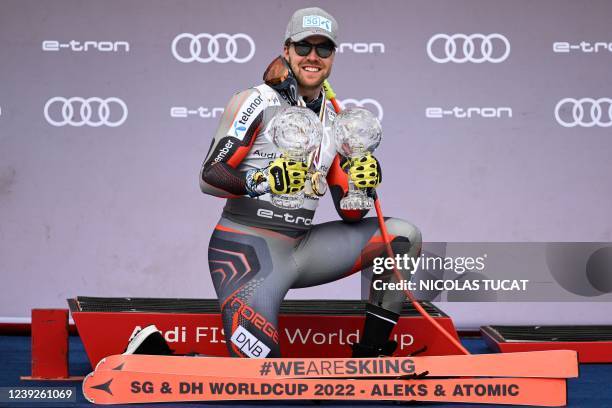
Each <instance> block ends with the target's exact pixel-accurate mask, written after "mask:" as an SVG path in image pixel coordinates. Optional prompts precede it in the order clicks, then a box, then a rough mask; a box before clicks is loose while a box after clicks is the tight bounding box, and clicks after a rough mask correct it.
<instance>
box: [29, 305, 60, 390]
mask: <svg viewBox="0 0 612 408" xmlns="http://www.w3.org/2000/svg"><path fill="white" fill-rule="evenodd" d="M30 378H31V379H67V378H68V310H67V309H32V376H31V377H30Z"/></svg>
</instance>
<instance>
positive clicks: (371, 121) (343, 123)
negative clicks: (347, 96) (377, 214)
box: [332, 108, 382, 210]
mask: <svg viewBox="0 0 612 408" xmlns="http://www.w3.org/2000/svg"><path fill="white" fill-rule="evenodd" d="M332 133H333V137H334V141H335V143H336V150H337V151H338V153H340V154H341V155H343V156H345V157H348V158H350V159H352V160H355V159H360V158H362V157H363V156H365V155H366V154H367V153H371V152H373V151H374V150H376V148H377V147H378V145H379V144H380V140H381V139H382V127H381V126H380V122H379V121H378V119H376V117H375V116H374V115H373V114H372V113H371V112H370V111H368V110H366V109H363V108H350V109H346V110H344V111H342V112H341V113H340V114H339V115H338V116H336V119H335V120H334V124H333V127H332ZM372 207H374V199H372V198H371V197H368V195H367V194H366V190H365V189H362V188H358V187H357V186H355V184H354V183H353V181H352V180H351V177H350V174H349V178H348V194H347V195H346V197H344V198H343V199H342V200H340V208H341V209H343V210H368V209H370V208H372Z"/></svg>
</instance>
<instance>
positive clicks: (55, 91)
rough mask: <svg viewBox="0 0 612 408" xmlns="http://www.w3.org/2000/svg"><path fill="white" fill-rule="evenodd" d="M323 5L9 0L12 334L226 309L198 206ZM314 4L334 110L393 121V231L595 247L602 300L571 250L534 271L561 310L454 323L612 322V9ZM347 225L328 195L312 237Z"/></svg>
mask: <svg viewBox="0 0 612 408" xmlns="http://www.w3.org/2000/svg"><path fill="white" fill-rule="evenodd" d="M310 5H312V3H306V2H303V1H283V2H280V1H262V2H250V1H232V2H227V1H212V0H211V1H199V0H198V1H195V0H194V1H187V0H181V1H148V0H147V1H145V0H133V1H129V2H125V1H104V2H93V1H90V2H83V1H70V0H58V1H53V2H43V1H33V0H32V1H30V0H27V1H23V0H19V1H18V0H2V1H0V77H1V78H2V79H1V81H0V272H1V273H2V285H1V286H2V296H1V297H0V316H3V317H2V320H4V321H10V320H11V319H12V320H13V321H15V319H17V320H18V319H19V318H24V317H27V316H28V315H29V310H30V308H32V307H54V306H64V305H65V299H66V298H68V297H73V296H77V295H89V296H129V297H136V296H149V297H205V298H212V297H214V290H213V288H212V284H211V280H210V276H209V272H208V266H207V245H208V239H209V237H210V233H211V230H212V228H213V226H214V225H215V223H216V221H217V219H218V217H219V215H220V212H221V208H222V206H223V200H220V199H218V198H214V197H210V196H205V195H203V194H202V193H201V192H200V191H199V187H198V172H199V169H200V165H201V162H202V160H203V158H204V156H205V154H206V152H207V149H208V146H209V144H210V141H211V138H212V135H213V133H214V131H215V128H216V126H217V123H218V121H219V117H220V115H221V113H222V109H223V106H224V105H225V103H226V102H227V101H228V100H229V98H230V96H231V95H232V94H233V93H235V92H237V91H239V90H242V89H245V88H248V87H251V86H254V85H257V84H259V83H260V81H261V77H262V73H263V71H264V69H265V67H266V66H267V64H268V63H269V62H270V61H271V60H272V59H273V58H274V57H276V56H277V55H278V54H279V53H280V52H281V50H282V43H283V40H284V38H283V36H284V31H285V27H286V24H287V21H288V19H289V17H290V16H291V14H292V13H293V11H295V10H296V9H298V8H300V7H306V6H310ZM318 5H320V6H322V7H324V8H325V9H326V10H327V11H329V12H330V13H331V14H333V15H334V16H335V17H336V19H337V20H338V22H339V25H340V42H341V44H340V47H339V50H338V54H337V56H336V62H335V64H334V69H333V73H332V76H331V78H330V79H331V82H332V84H333V86H334V88H335V90H336V92H337V94H338V98H339V99H340V100H341V101H342V102H343V103H344V105H345V106H351V105H361V106H364V107H366V108H367V109H370V110H372V111H373V112H374V113H375V114H376V115H377V116H378V117H379V119H380V120H381V121H382V125H383V131H384V139H383V142H382V144H381V146H380V148H379V149H378V150H377V152H376V156H377V157H378V158H379V159H380V161H381V162H382V165H383V172H384V182H383V184H382V186H381V187H380V189H379V192H380V196H381V197H382V200H383V201H382V203H383V209H384V211H385V214H386V215H392V216H397V217H401V218H405V219H408V220H410V221H411V222H413V223H414V224H416V225H418V226H419V227H420V229H421V230H422V232H423V236H424V239H425V240H426V241H428V242H442V243H463V242H485V243H493V242H520V243H525V242H527V243H530V242H538V243H551V242H564V243H573V242H578V243H580V244H579V246H580V245H581V246H580V248H585V245H586V248H587V250H586V255H584V254H583V256H582V258H580V260H579V261H578V262H577V264H575V265H572V267H571V268H569V269H568V270H567V271H565V272H563V273H562V275H563V274H565V275H564V276H566V277H568V276H569V277H571V279H569V280H572V279H573V280H579V281H581V282H582V283H580V285H583V286H584V285H587V284H591V285H592V286H593V285H594V287H595V288H596V290H595V291H594V292H593V291H591V292H593V293H590V294H585V293H583V292H581V290H578V289H576V288H575V286H576V285H573V284H571V283H570V284H569V285H568V284H564V283H563V282H564V281H567V279H565V278H558V277H555V276H557V275H558V270H559V268H562V267H563V265H565V264H567V263H564V262H562V258H561V256H562V255H563V253H565V254H567V253H568V252H567V251H565V250H561V251H560V252H559V255H558V256H556V258H555V256H553V258H555V259H556V260H555V261H554V262H551V261H550V259H549V258H547V259H548V261H547V262H544V263H543V264H542V267H541V268H538V270H537V273H542V274H543V276H545V277H546V276H547V277H548V278H544V279H545V280H546V281H547V282H548V283H549V284H552V285H554V286H555V287H557V288H558V289H559V290H558V297H553V298H549V299H547V300H548V301H547V302H539V303H537V304H536V305H535V306H534V305H533V304H531V303H524V302H514V303H506V302H496V303H490V304H483V303H474V302H462V303H443V304H442V305H441V306H442V308H443V309H444V310H445V311H447V312H449V313H451V314H452V315H453V317H454V319H455V321H456V323H457V324H458V325H459V326H460V327H464V328H468V327H476V326H478V325H479V324H485V323H525V322H537V323H542V324H543V323H547V322H548V323H550V322H563V323H572V322H574V323H579V322H580V323H585V324H586V323H601V322H607V323H609V322H610V321H609V316H610V312H611V311H612V310H611V308H610V303H608V302H609V300H610V296H609V295H610V292H611V291H612V277H611V276H612V271H611V270H610V268H609V265H610V263H609V262H608V261H609V260H610V259H611V257H612V255H610V252H609V251H608V252H605V253H604V254H603V255H601V251H600V258H601V257H602V256H603V259H604V261H603V265H604V267H600V268H599V269H598V272H597V273H596V275H598V276H599V278H596V279H591V278H593V276H591V275H589V270H588V268H587V263H588V262H587V261H588V260H589V259H591V258H592V255H593V253H594V251H595V250H600V249H602V248H603V249H605V248H609V247H608V246H606V244H605V243H608V242H610V241H612V222H611V221H612V215H611V211H610V208H611V206H610V201H611V198H612V160H610V156H611V153H612V127H611V126H612V107H611V102H612V100H611V98H612V76H611V75H610V69H611V68H612V26H611V25H610V21H611V20H612V3H611V2H609V1H606V0H602V1H582V2H577V1H557V0H542V1H525V0H523V1H512V2H511V1H476V0H474V1H450V0H448V1H410V2H405V1H383V2H372V1H361V0H358V1H334V2H326V3H321V4H318ZM336 218H337V216H336V215H335V211H334V210H333V205H332V203H331V200H330V199H329V198H328V197H325V198H324V199H323V200H322V203H321V207H320V209H319V211H318V212H317V217H316V221H317V222H322V221H327V220H332V219H336ZM591 242H593V243H598V244H592V245H591V244H587V243H591ZM602 243H603V244H602ZM570 247H572V248H574V246H571V245H570ZM542 248H543V249H542V251H545V252H546V251H548V253H547V254H548V255H547V256H549V255H550V251H551V247H550V245H543V246H542ZM564 248H565V247H564ZM589 248H590V249H589ZM552 249H554V248H552ZM570 252H571V251H570ZM583 252H584V251H583ZM589 256H591V258H589ZM574 259H577V258H574ZM606 259H607V260H608V261H606ZM606 262H608V263H606ZM553 264H555V265H557V267H556V268H557V269H556V270H557V272H555V273H551V272H554V271H552V269H554V268H553V266H552V265H553ZM600 264H601V262H600ZM605 265H608V267H606V266H605ZM602 268H603V269H602ZM556 274H557V275H556ZM574 278H575V279H574ZM585 282H587V283H585ZM589 282H590V283H589ZM572 285H573V286H572ZM580 285H578V286H580ZM359 286H360V281H359V276H353V277H351V278H348V279H345V280H343V281H340V282H337V283H333V284H330V285H326V286H324V287H316V288H310V289H303V290H296V291H291V292H290V294H289V297H291V298H358V297H359V295H360V288H359ZM564 295H567V296H564ZM464 300H465V299H464ZM527 300H528V301H536V300H539V299H531V298H530V299H527ZM566 301H571V303H568V302H566ZM576 301H580V302H576ZM553 302H554V303H553Z"/></svg>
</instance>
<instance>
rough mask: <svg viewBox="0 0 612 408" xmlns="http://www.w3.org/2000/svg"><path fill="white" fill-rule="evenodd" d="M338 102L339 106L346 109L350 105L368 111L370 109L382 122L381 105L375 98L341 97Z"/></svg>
mask: <svg viewBox="0 0 612 408" xmlns="http://www.w3.org/2000/svg"><path fill="white" fill-rule="evenodd" d="M339 102H340V106H341V107H342V109H346V108H349V107H351V106H356V107H358V108H364V109H367V110H369V111H371V112H372V113H373V114H375V115H376V116H377V117H378V120H379V121H381V122H382V119H383V115H384V112H383V107H382V105H381V104H380V103H379V102H378V101H377V100H376V99H371V98H365V99H359V100H358V99H352V98H349V99H343V100H341V101H339Z"/></svg>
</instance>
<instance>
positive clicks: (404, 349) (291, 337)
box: [68, 296, 458, 367]
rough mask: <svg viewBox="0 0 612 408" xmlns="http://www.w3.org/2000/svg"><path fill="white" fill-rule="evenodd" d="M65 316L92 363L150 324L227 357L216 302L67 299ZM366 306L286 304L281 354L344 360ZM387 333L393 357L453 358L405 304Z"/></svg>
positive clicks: (184, 343) (195, 349) (440, 316)
mask: <svg viewBox="0 0 612 408" xmlns="http://www.w3.org/2000/svg"><path fill="white" fill-rule="evenodd" d="M68 304H69V306H70V312H71V314H72V318H73V320H74V322H75V324H76V327H77V330H78V332H79V335H80V337H81V340H82V341H83V344H84V346H85V350H86V352H87V356H88V358H89V361H90V362H91V364H92V366H93V367H95V366H96V364H97V363H98V361H100V360H101V359H102V358H104V357H106V356H108V355H111V354H120V353H122V352H123V351H124V350H125V347H126V345H127V343H128V340H129V338H130V336H131V335H132V333H133V332H134V331H135V330H137V329H138V328H141V327H145V326H147V325H150V324H155V325H156V326H157V327H158V328H159V329H160V330H161V331H162V333H163V334H164V336H165V338H166V340H167V341H168V342H169V343H170V347H171V348H172V349H174V350H175V352H176V353H179V354H187V353H199V354H207V355H212V356H227V355H228V354H227V349H226V346H225V337H224V333H223V327H222V323H221V317H220V313H219V305H218V301H217V300H216V299H154V298H100V297H84V296H79V297H77V298H74V299H68ZM421 304H422V305H423V307H424V308H425V310H426V311H427V312H428V313H429V314H430V315H431V316H432V317H433V318H434V319H435V320H436V321H437V322H438V323H439V324H440V325H441V326H442V327H444V329H446V330H447V331H448V332H449V333H451V335H452V336H454V337H455V338H457V339H458V335H457V331H456V329H455V326H454V325H453V322H452V320H451V319H450V317H449V316H447V315H446V314H445V313H444V312H443V311H441V310H440V309H438V308H437V307H435V306H434V305H432V304H431V303H428V302H422V303H421ZM364 318H365V302H364V301H358V300H285V301H283V303H282V305H281V308H280V315H279V332H280V333H279V334H280V344H281V351H282V353H283V357H328V356H330V355H331V356H334V357H349V356H350V353H351V348H350V344H352V343H354V342H356V341H357V340H358V339H359V337H360V332H361V330H362V328H363V321H364ZM392 336H394V337H395V338H396V340H397V342H398V343H399V346H398V350H397V351H396V353H395V354H396V355H398V356H405V355H408V354H410V353H413V352H415V351H417V350H420V349H422V348H423V347H425V346H427V349H426V350H425V351H424V352H423V353H422V355H448V354H454V353H455V351H454V348H453V347H452V346H450V345H449V344H448V342H447V340H446V339H444V337H443V336H440V335H439V334H438V333H437V332H436V331H435V330H434V329H433V328H432V327H431V325H430V323H428V322H427V321H426V320H425V319H424V318H423V317H421V315H420V314H419V313H418V312H417V311H416V310H415V309H414V308H413V307H412V305H411V304H409V303H406V304H405V306H404V308H403V310H402V313H401V317H400V319H399V322H398V324H397V325H396V327H395V329H394V331H393V333H392Z"/></svg>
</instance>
